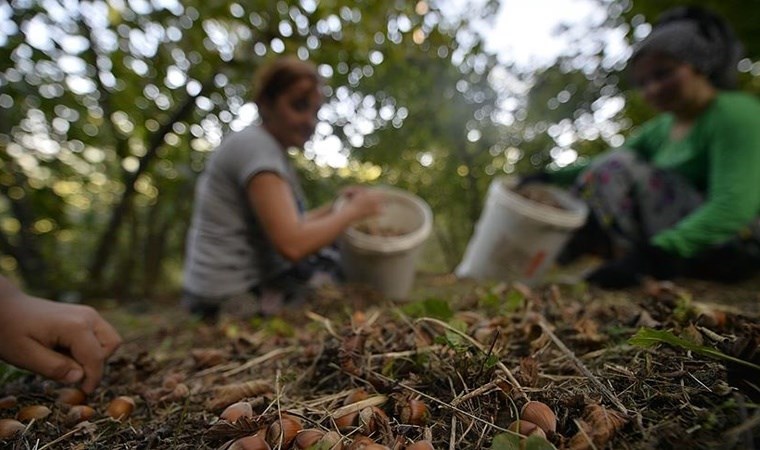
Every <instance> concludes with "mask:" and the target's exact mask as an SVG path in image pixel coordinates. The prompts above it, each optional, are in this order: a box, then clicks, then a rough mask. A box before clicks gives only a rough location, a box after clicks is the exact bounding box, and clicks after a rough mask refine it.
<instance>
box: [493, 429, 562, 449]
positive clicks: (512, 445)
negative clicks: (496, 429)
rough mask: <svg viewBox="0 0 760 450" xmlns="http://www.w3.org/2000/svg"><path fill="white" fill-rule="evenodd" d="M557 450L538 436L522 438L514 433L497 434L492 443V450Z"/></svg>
mask: <svg viewBox="0 0 760 450" xmlns="http://www.w3.org/2000/svg"><path fill="white" fill-rule="evenodd" d="M553 449H554V450H556V447H554V446H553V445H552V444H551V442H549V441H547V440H546V439H544V438H541V437H538V436H530V437H528V438H521V437H520V436H518V435H516V434H514V433H502V434H497V435H496V436H495V437H494V438H493V442H492V443H491V450H553Z"/></svg>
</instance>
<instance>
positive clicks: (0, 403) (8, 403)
mask: <svg viewBox="0 0 760 450" xmlns="http://www.w3.org/2000/svg"><path fill="white" fill-rule="evenodd" d="M17 404H18V400H17V399H16V396H15V395H9V396H7V397H3V398H0V409H11V408H15V407H16V405H17Z"/></svg>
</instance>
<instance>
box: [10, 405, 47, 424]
mask: <svg viewBox="0 0 760 450" xmlns="http://www.w3.org/2000/svg"><path fill="white" fill-rule="evenodd" d="M51 412H52V411H51V410H50V408H48V407H47V406H45V405H31V406H25V407H23V408H21V409H20V410H19V411H18V414H16V418H17V419H18V420H20V421H22V422H28V421H30V420H32V419H34V420H42V419H44V418H45V417H47V416H49V415H50V413H51Z"/></svg>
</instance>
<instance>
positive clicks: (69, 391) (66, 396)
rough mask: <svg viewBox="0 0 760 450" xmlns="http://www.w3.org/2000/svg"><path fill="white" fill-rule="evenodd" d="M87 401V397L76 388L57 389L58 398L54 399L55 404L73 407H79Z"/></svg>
mask: <svg viewBox="0 0 760 450" xmlns="http://www.w3.org/2000/svg"><path fill="white" fill-rule="evenodd" d="M85 400H87V395H86V394H85V393H84V392H83V391H82V390H81V389H77V388H71V387H66V388H61V389H58V398H57V399H56V402H58V403H61V404H64V405H69V406H74V405H81V404H83V403H84V402H85Z"/></svg>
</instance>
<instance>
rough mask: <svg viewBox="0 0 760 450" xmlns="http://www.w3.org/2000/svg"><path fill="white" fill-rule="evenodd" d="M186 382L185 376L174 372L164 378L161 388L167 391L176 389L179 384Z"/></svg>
mask: <svg viewBox="0 0 760 450" xmlns="http://www.w3.org/2000/svg"><path fill="white" fill-rule="evenodd" d="M183 381H185V375H184V374H181V373H179V372H172V373H170V374H167V375H165V376H164V379H163V380H162V381H161V387H163V388H164V389H166V390H170V389H174V388H175V387H176V386H177V385H178V384H179V383H182V382H183Z"/></svg>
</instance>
